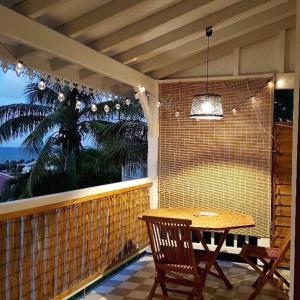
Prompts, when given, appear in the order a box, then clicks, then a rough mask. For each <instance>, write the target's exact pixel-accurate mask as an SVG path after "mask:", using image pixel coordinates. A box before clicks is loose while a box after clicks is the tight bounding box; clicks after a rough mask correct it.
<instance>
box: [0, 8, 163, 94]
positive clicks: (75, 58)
mask: <svg viewBox="0 0 300 300" xmlns="http://www.w3.org/2000/svg"><path fill="white" fill-rule="evenodd" d="M0 15H1V22H0V34H3V35H5V36H7V37H8V38H12V39H13V40H15V41H17V42H19V43H21V44H25V45H27V46H29V47H31V48H34V49H38V50H40V51H42V52H45V53H50V54H51V55H53V56H55V57H58V58H61V59H63V60H66V61H68V62H71V63H73V64H75V65H78V66H80V67H81V68H85V69H88V70H91V71H93V72H95V73H99V74H103V75H104V76H107V77H110V78H112V79H115V80H117V81H120V82H123V83H125V84H128V85H130V86H139V85H143V86H144V87H145V88H146V89H147V90H149V91H151V92H152V93H156V91H157V82H156V81H155V80H153V79H152V78H150V77H148V76H146V75H144V74H141V73H140V72H138V71H136V70H133V69H132V68H129V67H127V66H125V65H123V64H121V63H119V62H117V61H115V60H113V59H111V58H109V57H106V56H104V55H103V54H101V53H98V52H97V51H95V50H93V49H91V48H89V47H87V46H85V45H82V44H81V43H79V42H76V41H75V40H72V39H70V38H68V37H66V36H64V35H63V34H61V33H58V32H56V31H54V30H52V29H50V28H47V27H45V26H43V25H41V24H39V23H37V22H35V21H33V20H31V19H28V18H27V17H24V16H23V15H20V14H18V13H16V12H15V11H13V10H11V9H9V8H6V7H4V6H1V5H0ZM16 24H18V26H16ZM24 63H25V64H27V63H28V62H27V61H24Z"/></svg>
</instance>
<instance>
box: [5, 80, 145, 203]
mask: <svg viewBox="0 0 300 300" xmlns="http://www.w3.org/2000/svg"><path fill="white" fill-rule="evenodd" d="M60 90H61V87H60V86H59V85H58V84H51V83H47V88H46V89H45V90H43V91H41V90H39V88H38V84H37V83H30V84H28V85H27V87H26V89H25V95H26V97H27V103H26V104H13V105H6V106H1V107H0V144H1V143H2V142H5V141H8V140H10V139H14V138H17V137H22V136H23V135H24V134H26V135H27V134H28V136H27V138H26V139H25V140H24V141H23V146H24V147H25V148H27V150H29V151H33V152H36V153H37V154H38V158H37V160H36V163H35V164H34V166H33V168H32V170H31V172H30V173H29V174H25V175H24V174H23V175H20V176H18V177H17V178H14V179H13V180H10V181H9V182H8V185H7V187H6V190H5V192H4V195H3V196H2V198H3V199H12V198H13V199H16V198H27V197H32V196H38V195H45V194H49V193H56V192H61V191H66V190H72V189H78V188H83V187H88V186H93V185H100V184H105V183H112V182H116V181H120V180H121V165H122V164H123V163H124V162H127V161H132V162H136V163H138V164H139V163H144V162H145V161H146V160H147V125H146V123H145V120H144V117H143V111H142V108H141V105H140V103H139V101H138V100H132V101H131V105H129V106H127V105H125V104H123V105H122V109H120V110H117V109H116V106H115V104H116V103H120V102H122V100H121V99H119V98H117V97H109V96H107V95H104V94H103V97H102V98H101V99H94V98H93V96H92V95H86V94H83V93H80V92H79V91H78V90H77V89H73V90H70V89H68V88H64V90H63V92H64V95H65V100H64V101H63V102H59V101H58V99H57V96H58V93H59V92H60ZM106 96H107V97H106ZM77 101H80V102H81V103H82V104H83V107H82V108H81V109H78V108H76V102H77ZM95 102H97V111H96V112H92V111H91V109H90V105H91V104H92V103H95ZM105 105H109V107H110V111H109V113H105V112H104V106H105ZM87 137H88V138H90V140H91V141H92V142H93V144H94V147H95V149H84V147H83V146H82V141H83V139H84V138H87Z"/></svg>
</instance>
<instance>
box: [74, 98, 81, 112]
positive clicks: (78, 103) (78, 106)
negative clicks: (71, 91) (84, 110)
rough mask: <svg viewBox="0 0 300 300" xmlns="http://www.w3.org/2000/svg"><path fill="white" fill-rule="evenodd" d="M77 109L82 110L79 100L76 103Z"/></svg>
mask: <svg viewBox="0 0 300 300" xmlns="http://www.w3.org/2000/svg"><path fill="white" fill-rule="evenodd" d="M75 108H76V109H78V110H80V109H81V102H80V101H79V100H77V101H76V105H75Z"/></svg>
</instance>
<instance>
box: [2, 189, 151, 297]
mask: <svg viewBox="0 0 300 300" xmlns="http://www.w3.org/2000/svg"><path fill="white" fill-rule="evenodd" d="M90 198H91V197H90ZM76 202H77V203H76V204H68V205H65V204H64V205H62V206H61V207H59V208H55V209H50V210H49V209H48V210H45V211H42V212H37V213H29V214H24V215H23V216H12V217H9V218H8V219H6V218H3V216H1V219H0V299H9V300H15V299H53V298H54V297H55V296H57V298H58V299H60V298H61V297H62V296H67V295H68V294H69V293H70V292H72V291H73V290H75V289H76V288H78V287H80V286H81V285H82V283H88V281H89V280H92V279H94V278H96V277H97V276H99V275H101V274H103V272H104V271H105V270H106V269H108V268H109V267H111V266H113V265H115V264H117V263H119V262H121V261H122V260H123V259H125V258H126V257H128V256H130V255H132V254H133V253H135V252H137V251H138V250H139V249H142V248H144V247H145V246H146V245H147V244H148V239H147V233H146V229H145V225H144V224H143V222H142V221H138V219H137V217H138V215H139V214H141V213H142V212H143V211H145V210H146V209H148V208H149V185H142V186H137V187H134V189H132V190H126V191H123V192H122V191H121V192H120V193H117V194H116V193H114V194H112V195H111V196H105V197H103V196H95V197H93V198H92V199H90V200H89V199H88V201H86V199H76ZM78 202H80V203H78Z"/></svg>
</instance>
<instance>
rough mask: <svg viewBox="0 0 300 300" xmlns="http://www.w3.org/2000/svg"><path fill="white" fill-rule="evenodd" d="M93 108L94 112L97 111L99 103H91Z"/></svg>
mask: <svg viewBox="0 0 300 300" xmlns="http://www.w3.org/2000/svg"><path fill="white" fill-rule="evenodd" d="M91 110H92V112H96V111H97V105H96V104H95V103H93V104H92V105H91Z"/></svg>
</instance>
